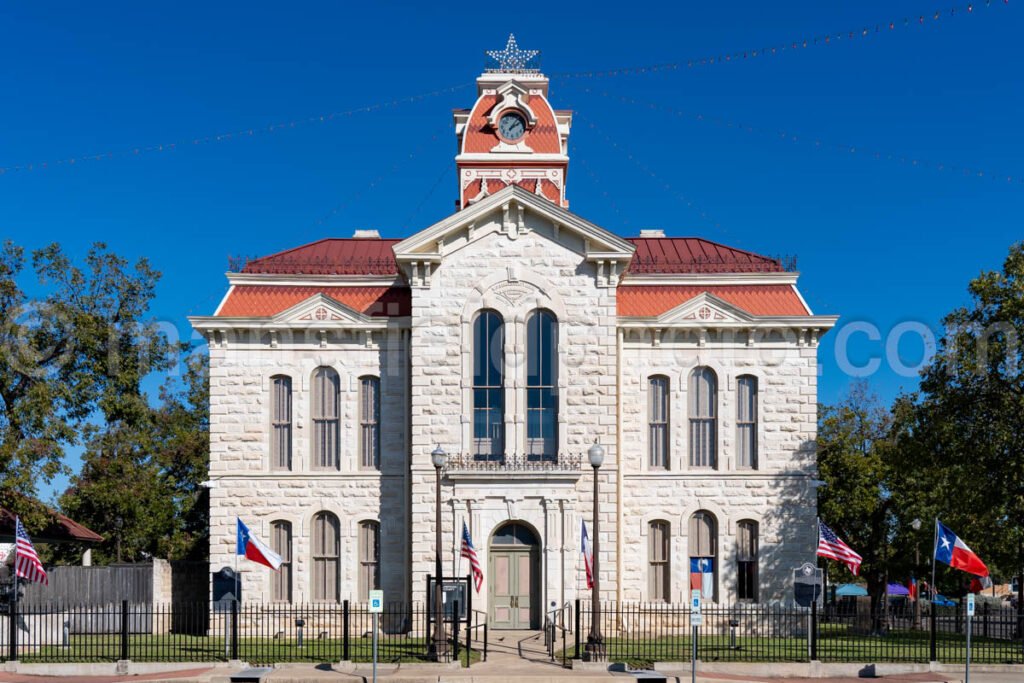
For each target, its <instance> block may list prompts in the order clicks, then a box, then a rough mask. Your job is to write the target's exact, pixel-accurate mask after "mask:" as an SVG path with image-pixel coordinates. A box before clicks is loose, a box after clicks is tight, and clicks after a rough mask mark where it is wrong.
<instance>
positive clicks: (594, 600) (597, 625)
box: [583, 439, 605, 662]
mask: <svg viewBox="0 0 1024 683" xmlns="http://www.w3.org/2000/svg"><path fill="white" fill-rule="evenodd" d="M587 458H588V459H589V460H590V466H591V467H593V468H594V542H593V545H594V552H593V556H594V559H593V574H594V584H593V588H592V590H591V596H590V633H589V634H588V635H587V645H586V647H585V648H584V650H583V656H584V659H586V660H587V661H588V662H599V661H602V660H603V659H604V654H605V653H604V636H602V635H601V598H600V582H601V579H600V575H601V573H600V567H599V562H600V560H599V557H600V554H601V541H600V537H601V529H600V526H599V522H600V520H599V515H598V509H597V505H598V488H599V484H598V476H597V470H598V468H600V467H601V463H603V462H604V447H603V446H601V444H600V443H598V441H597V440H596V439H595V440H594V445H593V446H591V447H590V449H589V450H588V451H587Z"/></svg>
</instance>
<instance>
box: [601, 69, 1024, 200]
mask: <svg viewBox="0 0 1024 683" xmlns="http://www.w3.org/2000/svg"><path fill="white" fill-rule="evenodd" d="M581 90H582V92H585V93H591V94H596V95H600V96H602V97H606V98H608V99H611V100H617V101H619V102H622V103H624V104H631V105H634V106H637V107H644V108H647V109H651V110H655V111H661V112H664V113H666V114H669V115H672V116H676V117H678V118H683V119H689V120H692V121H697V122H700V123H705V124H707V123H710V124H712V125H716V126H719V127H721V128H727V129H730V130H737V131H741V132H744V133H750V134H758V135H763V136H765V137H768V138H771V139H773V140H777V141H781V142H787V143H790V144H795V145H804V146H809V147H811V148H813V149H819V150H828V151H833V152H839V153H841V154H844V155H856V156H858V157H862V158H869V159H874V160H876V161H887V162H892V163H898V164H901V165H903V166H907V167H910V168H921V169H930V170H934V171H941V172H944V173H952V174H956V175H962V176H964V177H968V178H979V179H989V180H993V181H997V182H999V183H1002V184H1010V185H1015V184H1024V174H1017V175H1014V174H1007V173H995V172H992V171H990V170H985V169H981V168H977V167H971V166H963V165H959V164H949V163H945V162H939V161H931V160H928V159H923V158H921V157H917V156H913V155H907V154H900V153H895V152H886V151H882V150H878V149H873V148H870V147H865V146H863V145H852V144H843V143H836V142H828V141H826V140H823V139H821V138H818V137H815V136H810V135H803V134H800V133H796V132H794V131H792V130H770V129H767V128H763V127H759V126H753V125H749V124H746V123H739V122H737V121H731V120H729V119H725V118H722V117H718V116H709V115H707V114H702V113H697V112H691V111H686V110H683V109H677V108H675V107H670V106H668V105H665V104H661V103H659V102H649V101H641V100H637V99H636V98H633V97H628V96H626V95H621V94H618V93H610V92H608V91H600V90H594V89H592V88H588V87H582V88H581Z"/></svg>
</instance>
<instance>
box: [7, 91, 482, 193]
mask: <svg viewBox="0 0 1024 683" xmlns="http://www.w3.org/2000/svg"><path fill="white" fill-rule="evenodd" d="M471 85H473V83H462V84H460V85H453V86H449V87H447V88H439V89H437V90H431V91H430V92H426V93H420V94H418V95H409V96H406V97H398V98H395V99H393V100H388V101H386V102H378V103H376V104H370V105H366V106H362V107H356V108H354V109H347V110H345V111H336V112H329V113H325V114H319V115H315V116H307V117H305V118H299V119H292V120H291V121H284V122H281V123H272V124H270V125H266V126H253V127H250V128H241V129H238V130H234V131H229V132H226V133H217V134H215V135H202V136H198V137H193V138H188V139H184V140H178V141H177V142H166V143H161V144H155V145H145V146H137V147H127V148H123V149H117V150H110V151H106V152H100V153H98V154H83V155H80V156H73V157H66V158H63V159H57V160H55V161H42V162H33V163H26V164H16V165H10V166H0V176H2V175H5V174H8V173H17V172H27V171H40V170H44V169H48V168H55V167H61V166H74V165H77V164H81V163H83V162H90V161H102V160H107V159H115V158H128V157H137V156H140V155H143V154H152V153H158V152H170V151H173V150H176V149H183V148H187V147H198V146H200V145H206V144H210V143H215V142H225V141H228V140H237V139H244V138H252V137H256V136H258V135H267V134H269V133H275V132H278V131H283V130H294V129H295V128H299V127H302V126H308V125H313V124H325V123H331V122H333V121H336V120H338V119H341V118H346V117H351V116H354V115H356V114H364V113H369V112H374V111H381V110H383V109H391V108H394V107H397V106H399V105H403V104H408V103H410V102H418V101H420V100H424V99H427V98H431V97H438V96H440V95H447V94H449V93H453V92H457V91H459V90H462V89H463V88H468V87H469V86H471Z"/></svg>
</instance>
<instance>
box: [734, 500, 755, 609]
mask: <svg viewBox="0 0 1024 683" xmlns="http://www.w3.org/2000/svg"><path fill="white" fill-rule="evenodd" d="M757 535H758V534H757V522H755V521H753V520H749V519H745V520H743V521H741V522H740V523H738V524H737V525H736V578H737V583H738V586H737V597H738V598H739V599H740V600H749V601H751V602H757V544H758V538H757Z"/></svg>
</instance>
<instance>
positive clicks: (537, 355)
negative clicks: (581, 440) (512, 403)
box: [526, 310, 558, 462]
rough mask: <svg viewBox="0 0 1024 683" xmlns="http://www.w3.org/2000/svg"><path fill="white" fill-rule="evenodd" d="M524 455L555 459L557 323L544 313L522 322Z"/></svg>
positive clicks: (556, 450)
mask: <svg viewBox="0 0 1024 683" xmlns="http://www.w3.org/2000/svg"><path fill="white" fill-rule="evenodd" d="M526 454H527V458H528V459H530V460H547V461H551V462H554V461H556V460H557V459H558V320H557V319H556V318H555V316H554V314H552V313H551V312H550V311H545V310H538V311H534V312H533V314H532V315H530V318H529V319H528V320H527V321H526Z"/></svg>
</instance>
